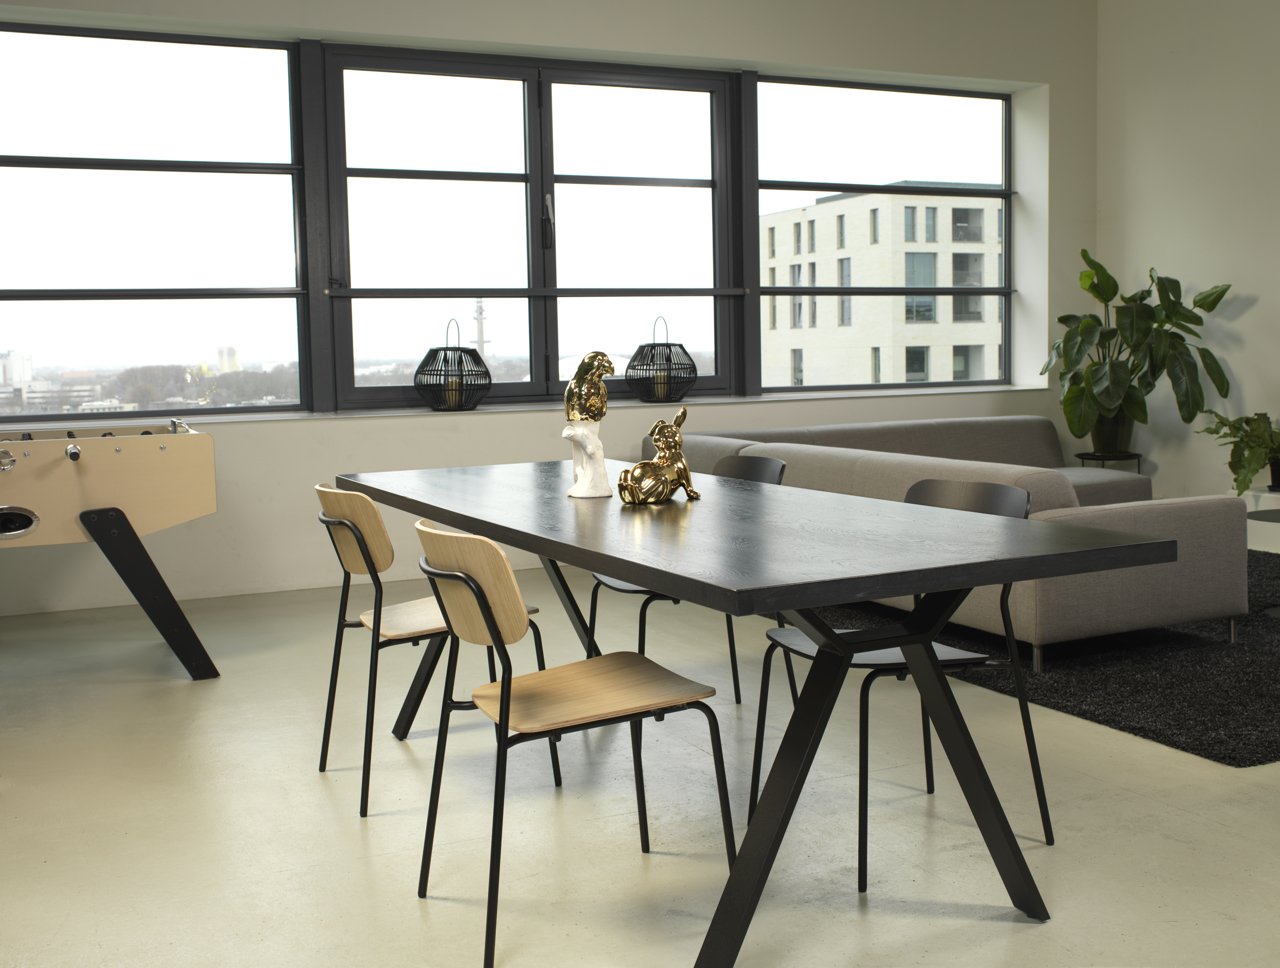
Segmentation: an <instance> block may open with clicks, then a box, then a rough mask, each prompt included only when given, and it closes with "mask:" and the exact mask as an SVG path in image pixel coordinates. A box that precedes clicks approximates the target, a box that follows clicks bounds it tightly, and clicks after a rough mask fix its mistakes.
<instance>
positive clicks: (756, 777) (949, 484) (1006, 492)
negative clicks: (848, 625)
mask: <svg viewBox="0 0 1280 968" xmlns="http://www.w3.org/2000/svg"><path fill="white" fill-rule="evenodd" d="M904 501H906V502H907V503H911V504H924V505H932V506H935V507H948V508H951V509H953V510H973V511H978V512H980V513H987V514H1000V515H1003V516H1006V517H1026V514H1027V510H1028V508H1029V505H1030V495H1028V494H1027V492H1026V491H1024V490H1023V489H1021V488H1016V487H1012V486H1010V485H1003V484H990V483H986V482H960V481H937V480H924V481H919V482H917V483H916V484H914V485H912V487H911V488H909V489H908V491H907V495H906V497H905V498H904ZM1012 588H1013V586H1012V585H1010V584H1006V585H1003V586H1002V587H1001V590H1000V616H1001V620H1002V623H1003V626H1004V637H1005V647H1006V649H1007V651H1008V657H1007V658H1005V659H994V658H992V657H991V656H988V655H986V654H985V653H981V652H970V651H967V650H964V649H957V648H953V647H951V646H947V645H943V644H941V643H939V642H932V643H931V644H932V647H933V652H934V654H935V655H936V656H937V659H938V664H939V665H940V666H941V667H942V668H943V669H944V670H947V669H957V668H973V667H976V666H984V665H1008V666H1009V667H1010V669H1011V670H1012V673H1013V681H1014V691H1015V693H1016V695H1017V699H1018V707H1019V711H1020V713H1021V717H1022V729H1023V733H1024V735H1025V737H1026V742H1027V756H1028V758H1029V760H1030V762H1031V776H1032V780H1033V782H1034V784H1035V790H1036V800H1037V802H1038V804H1039V807H1040V820H1041V823H1042V825H1043V827H1044V839H1045V843H1046V844H1049V845H1052V844H1053V842H1054V838H1053V825H1052V823H1051V822H1050V819H1049V804H1048V800H1047V799H1046V797H1045V792H1044V778H1043V776H1042V775H1041V771H1040V757H1039V755H1038V754H1037V752H1036V740H1035V733H1034V731H1033V730H1032V727H1031V712H1030V709H1029V708H1028V705H1027V691H1026V682H1025V678H1024V675H1023V671H1022V663H1021V661H1020V659H1019V657H1018V643H1017V640H1016V639H1015V638H1014V634H1013V619H1012V617H1011V616H1010V613H1009V594H1010V592H1011V591H1012ZM767 634H768V637H769V647H768V648H767V649H766V650H765V656H764V668H763V670H762V672H761V678H760V704H759V708H758V712H757V716H756V739H755V747H754V750H753V752H752V758H751V790H750V794H749V797H748V808H747V811H748V812H747V817H748V819H750V818H751V816H752V815H753V814H754V813H755V807H756V799H757V796H758V793H759V785H760V771H761V760H762V758H763V750H764V727H765V718H766V714H767V709H768V699H769V678H770V669H771V667H772V664H773V656H774V653H775V652H777V651H779V650H781V651H782V653H783V656H784V658H786V659H788V660H789V659H790V657H791V656H793V655H794V656H800V657H802V658H806V659H810V660H812V659H813V658H814V657H815V656H816V655H817V646H816V645H814V643H813V641H812V640H811V639H810V638H809V637H808V636H806V635H805V634H804V633H802V632H801V631H800V630H798V629H790V628H788V629H771V630H770V631H769V632H768V633H767ZM836 634H838V635H847V634H856V632H853V630H848V629H843V630H837V631H836ZM885 641H886V643H887V644H889V645H890V647H889V648H885V649H878V650H875V651H871V652H860V653H855V654H854V656H853V658H852V660H851V661H850V663H849V668H851V669H866V670H868V672H867V675H866V676H865V677H864V678H863V680H862V688H861V689H860V691H859V707H858V891H859V892H860V893H864V892H865V891H866V890H867V822H868V818H867V799H868V797H867V778H868V774H869V772H870V767H869V742H868V740H869V732H870V729H869V727H870V698H871V685H872V683H874V682H875V681H876V680H877V679H880V678H882V677H884V676H893V677H894V678H896V679H898V680H899V681H902V680H905V679H906V678H907V676H908V674H909V672H908V669H907V662H906V658H905V657H904V655H903V653H902V648H901V645H900V644H896V643H895V640H894V639H885ZM897 641H898V642H901V644H906V643H908V642H912V641H918V640H917V639H916V638H915V637H914V636H911V635H903V636H902V637H901V638H900V639H899V640H897ZM787 671H788V673H789V674H790V672H791V667H790V662H789V661H788V666H787ZM794 689H795V685H794V680H792V696H793V699H794V696H795V692H794ZM920 719H921V728H922V733H923V738H924V768H925V789H926V792H927V793H933V792H934V778H933V743H932V739H931V730H930V726H929V714H928V712H927V711H926V709H925V704H924V700H923V698H922V699H921V701H920Z"/></svg>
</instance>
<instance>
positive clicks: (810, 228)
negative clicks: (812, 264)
mask: <svg viewBox="0 0 1280 968" xmlns="http://www.w3.org/2000/svg"><path fill="white" fill-rule="evenodd" d="M806 230H807V232H806V238H807V239H808V242H809V251H810V252H813V251H814V250H815V249H816V247H817V235H818V231H817V227H816V225H815V224H814V220H813V219H809V223H808V225H807V226H806Z"/></svg>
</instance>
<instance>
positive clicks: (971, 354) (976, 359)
mask: <svg viewBox="0 0 1280 968" xmlns="http://www.w3.org/2000/svg"><path fill="white" fill-rule="evenodd" d="M951 379H952V380H955V381H956V382H957V383H961V382H963V381H965V380H981V379H982V347H981V346H953V347H952V348H951Z"/></svg>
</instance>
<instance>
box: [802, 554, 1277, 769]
mask: <svg viewBox="0 0 1280 968" xmlns="http://www.w3.org/2000/svg"><path fill="white" fill-rule="evenodd" d="M1272 606H1280V555H1275V554H1268V553H1266V552H1262V551H1250V552H1249V614H1248V615H1247V616H1244V617H1243V618H1242V619H1241V620H1240V621H1239V623H1238V625H1237V641H1236V642H1235V643H1232V642H1230V639H1229V632H1228V625H1227V620H1226V619H1219V620H1214V621H1210V622H1193V623H1188V624H1185V625H1171V626H1168V627H1166V628H1159V629H1149V630H1147V631H1143V632H1127V633H1125V634H1123V635H1110V636H1102V637H1099V638H1095V639H1085V640H1081V641H1079V642H1064V643H1061V644H1057V645H1052V646H1046V647H1045V663H1044V664H1045V670H1044V672H1042V673H1040V674H1039V675H1030V674H1028V676H1027V693H1028V697H1029V698H1030V700H1031V701H1032V702H1033V703H1037V704H1038V705H1041V706H1048V707H1049V708H1050V709H1057V710H1060V711H1062V712H1064V713H1069V714H1071V715H1072V716H1079V717H1080V718H1081V719H1088V720H1090V721H1091V722H1095V723H1101V724H1102V725H1104V726H1110V727H1112V728H1113V729H1119V730H1123V731H1125V732H1126V733H1133V734H1134V735H1135V736H1142V737H1145V738H1146V739H1150V740H1155V741H1156V742H1157V743H1163V744H1164V745H1165V746H1171V747H1173V748H1174V749H1179V750H1184V751H1185V752H1188V753H1194V754H1195V755H1196V756H1203V757H1205V758H1207V759H1210V760H1214V761H1216V762H1218V763H1224V764H1226V765H1227V766H1241V767H1243V766H1259V765H1261V764H1263V763H1274V762H1276V761H1277V760H1280V617H1272V616H1269V615H1267V614H1266V609H1267V608H1270V607H1272ZM827 612H828V614H827V616H826V617H827V619H828V620H829V621H832V622H833V624H835V623H836V622H838V623H839V624H840V625H844V626H846V627H848V626H859V625H861V626H866V625H868V624H881V623H884V622H886V621H888V620H889V616H890V615H892V614H893V613H892V612H891V611H890V610H888V609H884V608H880V607H879V606H874V605H859V606H850V607H846V608H841V609H830V610H827ZM940 641H942V642H945V643H946V644H948V645H954V646H958V647H961V648H967V649H973V650H975V651H984V652H990V653H992V654H994V655H1003V654H1004V640H1003V638H1001V637H999V636H995V635H988V634H986V633H983V632H976V631H973V630H971V629H964V628H958V627H955V626H952V627H949V628H948V629H947V631H946V634H944V635H942V636H941V637H940ZM1023 660H1024V664H1025V665H1026V666H1028V667H1029V665H1030V659H1029V656H1028V655H1027V654H1025V653H1024V654H1023ZM956 677H957V678H962V679H965V680H967V681H969V682H973V683H975V684H977V685H981V686H985V687H986V688H988V689H994V690H996V691H998V692H1003V693H1009V694H1012V692H1013V681H1012V676H1011V675H1010V673H1009V671H1008V670H1007V669H1003V668H989V669H986V668H984V669H974V670H969V671H965V672H960V673H957V674H956Z"/></svg>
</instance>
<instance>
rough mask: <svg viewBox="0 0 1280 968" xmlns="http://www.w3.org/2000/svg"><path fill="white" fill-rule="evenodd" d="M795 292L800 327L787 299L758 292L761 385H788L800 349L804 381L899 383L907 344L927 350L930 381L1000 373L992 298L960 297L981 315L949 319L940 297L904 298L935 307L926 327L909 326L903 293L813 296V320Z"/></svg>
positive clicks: (904, 377)
mask: <svg viewBox="0 0 1280 968" xmlns="http://www.w3.org/2000/svg"><path fill="white" fill-rule="evenodd" d="M771 298H776V299H777V301H778V310H777V313H778V316H779V317H781V319H780V321H779V322H778V325H777V326H776V327H770V326H769V323H768V319H769V304H770V299H771ZM797 298H800V299H802V300H803V304H804V306H805V310H804V311H805V313H806V318H805V322H804V326H803V327H802V328H795V329H793V328H791V326H790V325H789V320H788V318H787V313H788V312H789V311H790V310H789V298H788V297H785V296H777V297H770V296H768V295H766V296H763V297H761V307H760V309H761V327H760V353H761V379H762V385H763V386H764V387H766V388H769V389H781V388H785V387H789V386H792V385H793V384H792V382H791V378H792V360H793V358H794V357H793V351H795V350H803V351H804V386H807V387H822V386H870V385H874V384H876V383H906V382H908V379H907V373H906V369H905V364H906V355H905V351H906V349H907V347H919V348H926V349H928V350H929V358H930V361H931V366H930V369H929V380H930V381H931V382H933V383H947V382H952V381H955V380H970V381H972V380H999V379H1001V377H1002V373H1001V372H1000V362H1001V361H1000V356H1001V344H1002V343H1003V328H1002V326H1001V324H1000V322H999V320H998V312H997V309H996V306H997V304H998V302H999V301H1000V298H1001V297H999V296H976V297H964V298H972V299H975V300H981V301H982V306H983V311H982V313H981V318H980V319H975V320H972V321H964V320H961V319H958V318H957V319H955V320H952V318H951V317H950V315H949V313H950V311H951V300H950V299H949V298H947V297H919V296H917V297H910V298H913V299H929V300H930V301H931V303H930V304H931V305H932V306H933V307H934V310H935V312H934V313H933V316H934V318H933V319H932V320H931V322H932V325H928V326H919V325H909V324H908V320H907V319H906V318H905V314H904V305H903V304H904V300H905V299H906V298H907V297H903V296H835V295H832V296H823V295H819V296H815V297H813V302H814V303H816V313H815V315H814V316H813V317H812V324H811V322H810V319H809V318H808V316H807V314H808V312H809V309H808V304H809V302H810V297H808V296H804V297H797ZM956 298H957V300H958V299H959V298H960V297H956ZM953 322H954V323H955V325H952V324H953ZM877 350H879V353H877V352H876V351H877ZM917 355H918V354H917ZM958 357H963V362H964V364H965V366H964V367H963V368H961V369H960V370H956V369H955V368H954V367H953V366H952V365H951V364H952V362H954V361H955V360H956V359H957V358H958ZM877 361H878V365H879V367H880V370H879V371H877V369H876V366H877ZM877 372H878V373H879V377H878V379H877ZM911 382H915V381H914V380H912V381H911Z"/></svg>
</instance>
